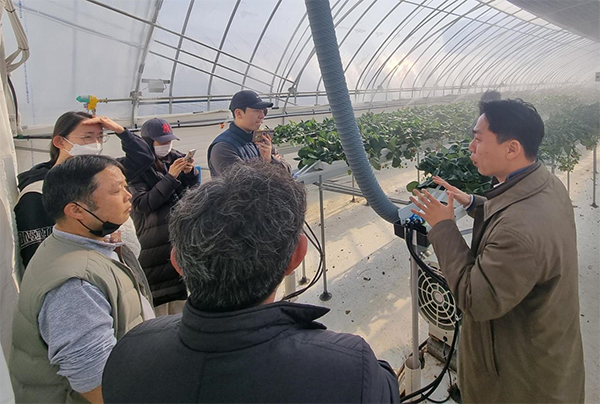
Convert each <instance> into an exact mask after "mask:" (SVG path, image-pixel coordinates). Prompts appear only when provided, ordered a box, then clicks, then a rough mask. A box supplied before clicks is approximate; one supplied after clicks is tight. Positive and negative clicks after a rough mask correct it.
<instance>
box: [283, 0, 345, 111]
mask: <svg viewBox="0 0 600 404" xmlns="http://www.w3.org/2000/svg"><path fill="white" fill-rule="evenodd" d="M348 1H349V0H346V1H345V2H344V4H342V6H341V8H340V9H343V8H344V6H345V5H346V4H348ZM341 2H342V0H337V1H336V2H335V3H334V5H333V8H332V9H335V8H336V7H337V6H338V4H340V3H341ZM307 17H308V15H307ZM308 32H310V26H306V28H305V29H304V32H303V33H302V35H300V38H298V42H297V43H296V46H294V49H292V52H291V53H290V57H289V58H288V61H287V62H286V64H285V66H284V67H283V69H282V71H283V73H284V74H285V71H286V70H288V66H289V65H290V62H291V61H292V58H293V57H294V54H295V53H296V49H298V47H299V46H300V43H301V42H302V39H303V38H304V35H306V33H308ZM310 38H311V36H310V34H308V38H307V39H306V41H305V42H304V46H303V47H302V49H301V50H300V52H299V53H302V51H304V48H305V47H306V46H307V45H308V43H309V42H310ZM298 57H299V56H297V57H296V60H297V59H298ZM294 63H295V61H294ZM293 68H294V65H293V64H292V66H291V67H290V68H289V70H288V72H291V71H292V69H293ZM288 74H289V73H288ZM293 83H294V87H296V90H297V87H298V83H297V81H296V80H294V81H293ZM282 84H283V83H282V82H281V81H280V83H279V85H278V86H277V88H278V90H277V93H281V89H282V88H283V85H282ZM288 99H289V95H288V97H286V100H285V104H284V107H283V109H284V111H285V107H286V105H287V101H288Z"/></svg>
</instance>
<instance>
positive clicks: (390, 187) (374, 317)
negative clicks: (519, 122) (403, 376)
mask: <svg viewBox="0 0 600 404" xmlns="http://www.w3.org/2000/svg"><path fill="white" fill-rule="evenodd" d="M288 161H291V159H289V158H288ZM412 167H413V165H412V164H411V165H410V167H409V168H406V169H401V170H398V169H384V170H382V171H381V172H378V173H377V174H376V175H377V177H378V179H379V181H380V184H381V185H382V188H383V189H384V191H385V192H386V193H387V194H388V195H389V196H394V197H398V198H401V199H407V198H408V193H407V192H406V189H405V186H406V184H407V183H408V182H410V181H412V180H414V179H416V171H415V170H414V168H412ZM558 177H559V178H560V179H561V180H563V181H564V182H565V183H566V174H563V173H558ZM336 180H337V182H339V183H343V184H348V185H349V184H350V177H349V176H344V177H343V178H338V179H336ZM307 190H308V194H309V207H308V212H307V220H308V222H309V224H310V225H311V227H312V228H313V230H314V231H315V233H317V235H319V236H320V225H319V200H318V192H317V188H316V187H315V186H308V187H307ZM599 194H600V193H599ZM599 196H600V195H599ZM571 197H572V199H573V204H574V206H575V208H574V209H575V218H576V221H577V230H578V247H579V272H580V292H579V293H580V302H581V303H580V304H581V329H582V335H583V342H584V353H585V367H586V402H588V403H600V388H599V380H600V354H599V353H600V347H599V341H600V327H599V320H600V301H599V298H598V295H599V290H600V276H599V273H600V268H599V261H600V259H599V252H598V247H599V241H598V240H599V239H598V236H599V234H598V233H599V228H600V225H599V224H600V209H594V208H592V207H591V206H590V205H591V203H592V153H591V152H587V151H584V153H583V157H582V160H581V162H580V164H579V165H578V166H577V167H576V169H575V171H574V172H573V173H572V174H571ZM351 199H352V197H350V196H347V195H341V194H335V193H332V192H325V203H324V206H325V216H326V221H325V223H326V224H325V231H326V240H327V242H326V253H327V269H328V271H327V280H328V289H329V291H330V292H331V293H332V299H331V300H329V301H327V302H322V301H320V300H319V295H320V294H321V292H322V283H319V284H317V285H315V286H314V287H313V288H312V289H310V290H308V291H307V292H305V293H304V294H303V295H301V296H300V297H299V298H298V300H297V302H299V303H308V304H316V305H322V306H325V307H329V308H330V309H331V312H330V313H328V314H327V315H326V316H325V317H323V318H322V322H323V323H324V324H325V325H327V327H328V328H329V329H330V330H334V331H340V332H348V333H354V334H358V335H360V336H362V337H363V338H364V339H365V340H367V341H368V342H369V344H370V345H371V347H372V348H373V351H374V352H375V354H376V355H377V356H378V357H379V358H381V359H385V360H387V361H388V362H390V364H391V365H392V366H393V367H394V368H400V367H401V366H402V364H403V363H404V361H405V359H406V358H407V356H408V355H409V354H410V351H411V348H410V346H411V345H410V344H411V302H410V290H409V264H408V262H409V261H408V252H407V249H406V246H405V244H404V240H402V239H400V238H398V237H396V236H394V233H393V227H392V225H391V224H389V223H388V222H386V221H384V220H383V219H381V218H379V217H378V216H377V215H376V214H375V212H374V211H373V210H372V209H371V208H370V207H369V206H367V205H366V203H365V199H364V198H356V202H352V201H351ZM470 220H471V219H469V218H468V217H467V218H465V219H462V220H461V227H469V225H470V224H469V221H470ZM317 263H318V256H317V254H316V251H315V250H314V249H313V250H311V251H309V254H308V256H307V259H306V268H307V270H306V272H307V276H308V277H311V276H312V275H313V274H314V271H315V269H316V267H317ZM299 272H300V269H298V270H297V277H298V278H299V277H300V274H299ZM280 294H282V291H280ZM427 335H428V325H427V323H426V322H425V321H424V320H423V319H420V322H419V341H420V342H421V341H424V340H425V339H426V338H427ZM425 358H426V368H425V370H424V372H423V379H424V381H423V384H425V383H428V382H429V381H431V380H433V378H434V377H435V375H437V373H439V371H440V370H441V365H442V364H441V363H440V362H438V361H437V360H436V359H435V358H433V357H432V356H430V355H426V357H425ZM565 371H568V370H567V369H565ZM446 377H447V376H446ZM452 378H453V380H455V378H456V375H454V374H453V375H452ZM447 387H448V383H447V382H446V381H444V382H443V383H442V384H441V386H440V387H439V388H438V391H436V393H435V394H434V395H433V396H432V398H434V399H441V398H445V397H446V396H447V392H446V390H447Z"/></svg>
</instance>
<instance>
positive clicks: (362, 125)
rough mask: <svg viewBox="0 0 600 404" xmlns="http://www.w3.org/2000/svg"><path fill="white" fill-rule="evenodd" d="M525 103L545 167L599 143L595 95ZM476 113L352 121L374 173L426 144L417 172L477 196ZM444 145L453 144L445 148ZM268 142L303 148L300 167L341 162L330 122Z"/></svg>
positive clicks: (297, 127) (414, 110) (284, 128)
mask: <svg viewBox="0 0 600 404" xmlns="http://www.w3.org/2000/svg"><path fill="white" fill-rule="evenodd" d="M525 101H529V102H531V103H532V104H533V105H535V106H536V108H537V109H538V111H539V112H540V115H541V116H542V119H544V121H545V126H546V135H545V137H544V141H543V143H542V145H541V147H540V153H539V157H540V159H542V160H543V161H545V162H546V163H547V164H553V165H556V166H557V167H558V168H559V169H560V170H561V171H572V170H573V168H574V167H575V165H576V164H577V163H578V162H579V159H580V157H581V154H580V152H579V151H578V145H580V144H581V145H583V146H585V147H586V148H588V149H590V148H593V147H594V146H595V145H597V144H598V139H599V135H600V103H599V102H598V97H597V95H596V94H583V93H578V94H577V96H572V95H543V96H537V95H535V96H532V97H527V99H526V100H525ZM477 112H478V111H477V107H476V104H475V103H474V102H461V103H453V104H447V105H429V106H415V107H410V108H402V109H399V110H397V111H394V112H383V113H378V114H374V113H371V112H368V113H365V114H363V115H362V116H360V117H358V118H357V120H356V121H357V125H358V128H359V131H360V133H361V136H362V141H363V145H364V147H365V151H366V153H367V156H368V158H369V162H370V163H371V166H373V168H375V169H376V170H381V169H382V168H384V167H388V166H390V165H391V166H392V167H395V168H397V167H405V166H406V165H407V162H408V161H413V160H414V158H415V156H416V153H417V152H418V150H419V149H420V148H421V147H423V144H424V143H425V145H434V146H435V149H437V150H433V151H432V150H431V149H429V148H428V149H427V152H426V156H425V159H424V160H423V161H422V162H421V164H419V166H418V167H417V168H418V169H419V170H422V171H424V172H425V174H427V175H429V174H430V175H439V176H440V177H442V178H444V179H445V180H447V181H449V182H450V183H451V184H452V185H454V186H457V187H458V188H460V189H463V190H464V191H465V192H472V193H481V192H483V191H484V190H486V189H487V188H488V187H489V184H490V179H489V178H487V177H482V176H480V175H479V173H478V172H477V168H476V167H475V166H473V164H472V162H471V160H470V158H469V156H470V152H469V151H468V141H464V140H463V139H465V138H467V137H470V134H471V129H472V127H473V124H474V122H475V118H476V117H477ZM449 141H450V142H455V143H454V144H452V145H451V146H450V147H449V148H444V147H443V145H444V144H445V143H448V142H449ZM273 142H274V143H275V144H281V143H289V144H291V145H292V146H295V145H303V147H302V148H301V149H300V150H299V151H298V157H296V158H295V160H297V161H298V167H299V168H302V167H304V166H307V165H311V164H313V163H314V162H316V161H324V162H326V163H329V164H331V163H333V162H334V161H337V160H344V161H346V155H345V153H344V150H343V148H342V145H341V142H340V139H339V137H338V134H337V129H336V126H335V123H334V121H333V118H325V119H324V120H323V121H322V122H317V121H316V120H314V119H311V120H308V121H301V122H299V123H295V122H290V123H289V124H287V125H279V126H277V127H276V128H275V135H274V137H273ZM431 184H432V180H431V178H430V177H429V178H428V179H426V180H425V181H424V182H423V183H421V184H417V183H416V181H414V182H412V183H411V184H409V186H408V187H407V188H410V187H416V186H419V187H426V186H430V185H431ZM409 191H412V189H409Z"/></svg>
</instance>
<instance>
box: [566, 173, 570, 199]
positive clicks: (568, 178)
mask: <svg viewBox="0 0 600 404" xmlns="http://www.w3.org/2000/svg"><path fill="white" fill-rule="evenodd" d="M567 195H569V198H570V197H571V172H570V171H567Z"/></svg>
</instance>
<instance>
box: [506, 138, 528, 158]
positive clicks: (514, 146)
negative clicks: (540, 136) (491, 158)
mask: <svg viewBox="0 0 600 404" xmlns="http://www.w3.org/2000/svg"><path fill="white" fill-rule="evenodd" d="M524 153H525V149H523V145H522V144H521V142H519V141H518V140H516V139H511V140H509V141H508V144H507V147H506V158H507V159H508V160H514V159H516V158H517V157H519V156H521V155H524Z"/></svg>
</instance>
